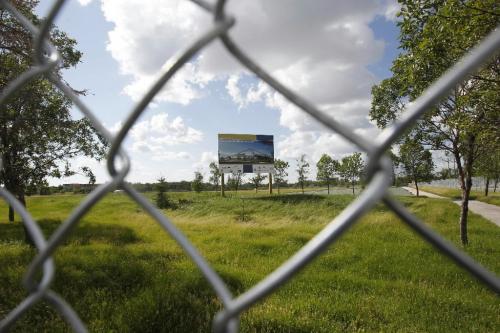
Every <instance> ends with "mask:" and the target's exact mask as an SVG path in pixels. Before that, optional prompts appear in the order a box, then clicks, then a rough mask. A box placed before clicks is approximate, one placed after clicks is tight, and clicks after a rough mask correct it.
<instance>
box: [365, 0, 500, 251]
mask: <svg viewBox="0 0 500 333" xmlns="http://www.w3.org/2000/svg"><path fill="white" fill-rule="evenodd" d="M400 2H401V13H400V15H399V17H400V22H399V23H398V25H399V28H400V50H401V53H400V54H399V56H398V57H397V58H396V59H395V60H394V61H393V66H392V69H391V70H392V74H393V75H392V77H390V78H388V79H386V80H383V81H382V82H381V83H380V84H379V85H378V86H374V87H373V88H372V95H373V100H372V107H371V111H370V117H371V119H372V120H374V121H375V122H376V123H377V125H378V126H380V127H385V126H387V125H388V124H390V123H391V122H392V121H393V120H395V119H396V118H397V117H398V116H399V115H400V113H401V111H402V110H403V108H404V106H405V105H406V104H408V102H412V101H413V100H415V99H416V98H417V97H418V96H420V95H421V94H422V92H423V91H424V90H425V89H426V88H427V87H428V86H429V85H430V84H431V83H432V82H434V81H436V80H437V79H438V78H439V77H440V76H441V75H443V74H444V73H445V71H446V70H447V69H448V68H450V67H451V66H452V65H453V64H455V63H456V62H457V61H458V60H459V59H460V58H461V57H462V56H463V55H464V54H465V53H466V52H468V51H469V50H470V49H471V48H472V47H473V46H474V45H475V44H477V42H478V41H479V40H481V39H482V38H483V37H485V36H486V35H487V34H488V33H489V32H490V31H492V30H493V29H495V28H496V27H497V26H498V24H499V23H500V20H499V18H500V15H499V9H498V2H497V1H495V0H471V1H457V0H442V1H435V0H421V1H417V2H415V1H410V0H401V1H400ZM499 85H500V59H499V57H498V56H496V57H495V58H494V59H493V60H492V61H490V62H489V63H488V64H486V65H485V66H483V68H482V69H481V70H480V71H478V72H477V73H474V74H473V75H472V76H471V77H470V78H468V79H467V80H465V81H464V82H462V83H461V84H459V85H457V86H456V87H455V88H454V89H453V90H452V91H451V92H450V94H449V95H448V96H447V97H446V98H444V99H443V100H442V101H441V102H439V103H438V104H437V105H436V106H435V107H434V108H432V109H430V110H428V112H427V113H426V114H425V116H424V117H423V118H421V119H420V120H419V121H417V122H416V123H415V129H414V133H418V135H419V139H420V143H421V144H423V145H425V146H428V147H430V148H431V149H433V150H442V151H445V152H446V151H447V152H449V153H450V154H451V155H452V156H453V157H454V159H455V164H456V168H457V173H458V179H459V182H460V187H461V190H462V203H461V214H460V238H461V241H462V244H464V245H466V244H467V243H468V236H467V214H468V203H469V196H470V190H471V187H472V174H473V170H474V162H475V161H476V159H477V158H478V156H480V155H481V154H483V153H484V149H485V146H484V145H483V144H482V142H484V141H485V140H484V139H483V138H484V137H487V136H491V135H492V134H491V133H498V127H499V125H500V112H498V108H499V105H500V96H499V94H498V91H499V89H500V87H499ZM496 136H498V134H496ZM497 140H498V138H497Z"/></svg>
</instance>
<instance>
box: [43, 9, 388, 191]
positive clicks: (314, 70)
mask: <svg viewBox="0 0 500 333" xmlns="http://www.w3.org/2000/svg"><path fill="white" fill-rule="evenodd" d="M51 3H52V1H44V0H42V1H41V3H40V5H39V7H38V13H39V15H40V16H44V15H45V14H44V13H46V12H47V9H48V6H49V5H50V4H51ZM397 8H398V7H397V5H396V4H395V3H394V2H393V1H389V0H379V1H368V0H366V1H364V0H351V1H331V0H318V1H317V2H314V6H311V3H310V2H307V1H285V0H276V1H272V2H269V1H265V0H255V1H251V2H249V1H236V0H233V1H230V2H229V5H228V12H229V13H232V14H233V15H234V16H235V17H236V18H237V24H236V26H235V28H233V29H232V31H231V36H233V37H234V38H235V40H236V41H238V43H239V44H240V45H241V47H242V48H243V49H244V50H246V51H248V53H249V54H250V55H251V56H252V57H253V58H255V59H256V60H257V62H259V63H260V64H262V66H263V67H264V68H265V69H266V70H268V71H269V72H271V73H272V74H273V75H274V76H275V77H277V78H278V79H279V80H280V81H281V82H283V83H284V84H286V85H287V86H289V87H290V88H291V89H292V90H295V91H297V92H299V93H300V94H301V95H303V96H304V97H306V98H307V99H309V100H310V101H312V102H313V103H315V104H316V105H318V107H320V108H321V109H322V110H324V112H327V113H329V114H330V115H332V116H334V117H336V118H337V119H339V120H340V121H342V122H343V123H345V124H346V126H349V127H350V128H352V130H354V131H356V133H358V134H360V135H366V136H373V135H376V133H377V129H376V128H375V127H374V126H373V124H371V123H370V122H369V120H368V118H367V116H368V111H369V106H370V88H371V86H372V85H373V84H376V83H378V82H379V81H380V80H381V79H383V78H385V77H388V76H389V75H390V71H389V69H390V66H391V62H392V60H393V59H394V57H395V56H396V55H397V52H398V51H397V45H398V41H397V37H398V29H397V27H396V23H395V15H394V14H395V13H396V12H397ZM56 24H57V25H58V26H59V27H60V28H61V29H62V30H64V31H66V32H67V33H68V34H69V35H70V36H71V37H73V38H75V39H76V40H77V42H78V49H79V50H81V51H82V52H83V58H82V63H81V64H79V65H78V66H77V67H76V68H75V69H72V70H68V71H67V72H66V73H65V75H64V77H65V79H66V80H67V81H68V82H69V83H70V84H71V85H72V86H73V87H74V88H77V89H87V90H88V95H87V96H85V97H83V98H82V99H83V101H84V102H85V103H86V104H87V105H88V106H89V107H90V108H91V109H92V110H94V112H95V114H96V115H97V117H98V118H99V119H100V120H101V121H102V122H103V123H104V124H105V125H106V126H107V127H108V128H109V129H111V130H113V131H116V130H117V129H118V128H119V126H120V124H121V123H120V122H121V121H123V120H124V118H125V117H126V115H127V113H128V112H130V110H131V109H132V107H133V105H134V103H135V102H136V101H137V100H138V99H139V98H140V96H141V95H142V94H144V93H145V91H146V90H147V88H148V87H149V86H150V85H151V84H152V82H153V80H154V78H155V77H157V76H158V75H159V73H160V72H161V71H162V70H165V69H166V68H168V66H169V65H170V64H171V62H172V59H173V58H174V57H175V56H176V54H178V53H179V52H180V51H182V50H183V49H184V48H185V47H187V46H188V45H189V43H191V42H193V41H194V40H195V38H196V36H199V35H200V34H201V33H203V32H204V31H206V30H207V29H208V27H210V24H211V17H210V16H208V15H207V14H206V13H205V12H204V11H202V10H201V9H199V8H197V7H196V6H195V5H193V4H192V3H190V2H189V1H181V0H171V1H160V0H154V1H153V0H151V1H139V0H102V1H97V0H93V1H92V0H79V1H76V0H75V1H68V3H66V4H65V6H64V8H63V11H62V13H61V15H60V16H59V17H58V18H57V21H56ZM74 115H75V116H76V117H79V113H78V111H77V110H75V111H74ZM218 133H248V134H255V133H258V134H269V135H274V138H275V139H274V140H275V156H276V157H278V158H282V159H285V160H287V161H289V162H290V164H291V166H292V167H291V168H290V170H289V174H290V180H292V181H293V180H294V179H295V178H296V176H295V174H294V171H293V169H294V165H295V162H294V160H295V159H296V158H297V157H299V156H300V155H301V154H306V155H307V158H308V159H309V161H310V164H311V165H312V166H314V164H315V163H316V162H317V160H318V159H319V157H320V156H321V154H322V153H328V154H331V155H333V156H334V158H341V157H342V156H344V155H346V154H349V153H351V152H354V151H355V148H354V147H352V146H351V145H350V144H348V143H347V142H345V141H344V140H343V139H341V138H340V137H339V136H337V135H336V134H333V133H331V132H329V131H327V130H325V129H324V128H323V127H321V126H320V125H319V124H317V123H316V122H315V121H313V120H312V119H311V118H309V117H308V116H306V115H305V114H304V113H303V112H301V111H300V110H297V108H295V107H294V106H293V105H291V104H290V103H288V102H287V101H286V100H285V99H284V98H282V97H281V96H280V95H278V94H277V93H275V92H274V91H272V89H270V88H269V87H268V86H267V85H265V84H263V83H262V82H260V81H259V80H258V79H257V78H256V77H255V76H254V75H252V74H250V73H248V72H247V71H245V70H244V69H243V68H242V67H241V66H240V65H238V64H237V63H236V62H235V61H234V60H233V59H232V58H231V57H230V56H229V55H228V53H227V52H226V51H225V50H224V49H223V48H222V47H221V45H220V44H219V43H218V42H217V43H215V44H214V45H211V46H210V47H208V48H207V49H205V50H203V51H202V52H201V54H200V55H198V56H196V57H195V58H194V59H193V60H192V61H191V62H190V63H189V65H188V66H186V67H185V68H183V69H182V70H181V71H180V72H179V73H178V75H176V77H175V79H174V81H173V82H171V83H170V84H167V86H166V87H165V89H163V91H162V92H161V93H160V95H159V96H158V98H157V99H156V100H155V102H154V105H152V106H150V107H149V108H148V110H147V112H146V113H145V114H144V115H143V116H142V117H141V118H140V119H139V122H138V123H137V124H136V126H135V127H134V128H133V130H132V131H131V133H130V135H129V137H128V139H127V141H126V150H127V151H128V152H129V154H130V156H131V157H132V170H131V173H130V174H129V176H128V178H127V179H128V180H129V181H132V182H137V181H140V182H147V181H148V182H151V181H155V179H157V178H159V177H160V176H163V177H166V178H167V180H169V181H176V180H181V179H187V180H189V179H192V178H193V173H194V171H197V170H199V171H202V172H203V173H204V174H205V175H207V171H208V170H207V167H208V164H209V163H210V162H211V161H212V160H215V159H216V158H217V134H218ZM74 164H75V166H79V165H90V166H91V168H92V169H93V170H94V172H95V173H96V175H97V180H98V182H103V181H105V180H106V179H107V172H106V169H105V166H104V164H103V163H98V162H95V161H89V160H86V159H82V158H80V159H77V160H75V162H74ZM310 176H311V178H314V177H315V169H314V167H312V168H311V175H310ZM86 181H87V180H86V179H85V178H84V177H82V176H79V175H77V176H74V177H70V178H67V179H62V180H50V182H51V183H52V184H59V183H68V182H86Z"/></svg>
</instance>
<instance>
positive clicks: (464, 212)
mask: <svg viewBox="0 0 500 333" xmlns="http://www.w3.org/2000/svg"><path fill="white" fill-rule="evenodd" d="M467 178H469V180H466V183H467V184H466V189H465V190H462V206H461V210H460V240H461V241H462V245H467V244H469V239H468V237H467V216H468V213H469V196H470V189H471V186H470V184H471V183H472V182H470V177H467Z"/></svg>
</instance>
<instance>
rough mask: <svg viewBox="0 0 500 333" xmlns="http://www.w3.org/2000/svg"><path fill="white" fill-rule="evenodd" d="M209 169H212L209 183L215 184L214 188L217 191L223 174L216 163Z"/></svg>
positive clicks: (211, 164)
mask: <svg viewBox="0 0 500 333" xmlns="http://www.w3.org/2000/svg"><path fill="white" fill-rule="evenodd" d="M208 167H209V169H210V178H209V179H208V181H209V182H210V183H212V184H214V188H215V190H217V188H218V187H219V181H220V177H221V172H220V170H219V167H218V166H217V164H215V162H210V165H209V166H208Z"/></svg>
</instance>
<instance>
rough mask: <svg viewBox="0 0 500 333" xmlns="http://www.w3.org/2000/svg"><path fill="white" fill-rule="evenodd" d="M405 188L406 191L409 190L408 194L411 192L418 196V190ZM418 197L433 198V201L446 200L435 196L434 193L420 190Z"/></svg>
mask: <svg viewBox="0 0 500 333" xmlns="http://www.w3.org/2000/svg"><path fill="white" fill-rule="evenodd" d="M403 188H404V189H405V190H407V191H408V192H410V193H411V194H413V195H417V190H416V189H414V188H413V187H407V186H404V187H403ZM418 195H421V196H423V197H428V198H433V199H446V198H445V197H442V196H440V195H437V194H434V193H429V192H424V191H422V190H418Z"/></svg>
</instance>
